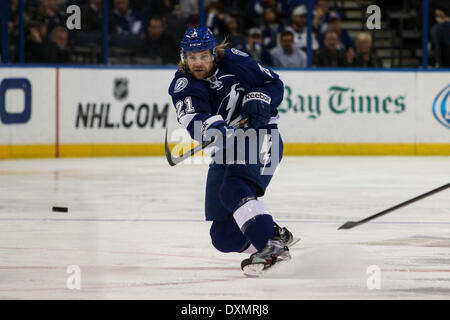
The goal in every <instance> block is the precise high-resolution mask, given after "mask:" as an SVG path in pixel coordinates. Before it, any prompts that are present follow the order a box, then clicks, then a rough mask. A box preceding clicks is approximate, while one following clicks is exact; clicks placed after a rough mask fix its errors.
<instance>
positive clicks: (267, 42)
mask: <svg viewBox="0 0 450 320" xmlns="http://www.w3.org/2000/svg"><path fill="white" fill-rule="evenodd" d="M283 29H284V27H283V25H282V24H281V23H279V20H278V15H277V12H276V11H275V9H274V8H273V7H267V8H266V9H264V26H263V28H262V36H263V46H264V47H265V48H266V49H268V50H269V49H272V48H274V47H275V46H276V45H277V43H278V34H279V33H280V32H281V31H283Z"/></svg>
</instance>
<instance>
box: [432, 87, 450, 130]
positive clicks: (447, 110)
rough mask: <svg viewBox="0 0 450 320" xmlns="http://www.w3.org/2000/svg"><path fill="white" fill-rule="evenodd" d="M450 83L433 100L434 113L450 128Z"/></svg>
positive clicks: (437, 118)
mask: <svg viewBox="0 0 450 320" xmlns="http://www.w3.org/2000/svg"><path fill="white" fill-rule="evenodd" d="M449 95H450V84H449V85H447V86H446V87H445V88H444V89H442V90H441V92H439V93H438V95H437V96H436V98H435V99H434V101H433V114H434V117H435V118H436V120H437V121H439V123H440V124H442V125H443V126H444V127H446V128H448V129H450V99H449V98H448V97H449Z"/></svg>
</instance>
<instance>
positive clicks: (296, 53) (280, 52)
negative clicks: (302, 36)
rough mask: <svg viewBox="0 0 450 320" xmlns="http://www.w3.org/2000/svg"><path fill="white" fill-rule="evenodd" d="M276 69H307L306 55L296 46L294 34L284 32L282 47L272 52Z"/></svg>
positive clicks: (281, 40)
mask: <svg viewBox="0 0 450 320" xmlns="http://www.w3.org/2000/svg"><path fill="white" fill-rule="evenodd" d="M270 54H271V55H272V59H273V65H274V66H275V67H301V68H304V67H306V63H307V57H306V53H304V52H303V50H301V49H300V48H298V47H295V46H294V34H293V33H292V32H290V31H283V32H282V33H281V37H280V45H279V46H277V47H276V48H274V49H272V50H271V51H270Z"/></svg>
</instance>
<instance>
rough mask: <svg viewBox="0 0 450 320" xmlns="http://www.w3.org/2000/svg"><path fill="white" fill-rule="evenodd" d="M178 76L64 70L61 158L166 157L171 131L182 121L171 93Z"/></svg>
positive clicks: (167, 72)
mask: <svg viewBox="0 0 450 320" xmlns="http://www.w3.org/2000/svg"><path fill="white" fill-rule="evenodd" d="M174 73H175V70H172V69H170V70H154V69H131V70H130V69H85V68H82V69H70V68H69V69H61V70H60V79H61V96H62V97H64V98H63V99H61V131H60V141H61V145H60V152H61V155H62V156H65V155H68V156H71V155H73V154H74V153H75V154H78V155H96V154H97V155H99V154H102V153H104V155H108V154H111V152H113V153H114V152H118V154H120V153H124V154H133V153H135V154H136V153H137V154H139V153H141V154H146V153H147V154H148V152H150V153H151V152H154V151H155V150H154V149H156V152H158V153H159V154H162V152H163V148H162V146H161V143H162V142H164V133H165V127H166V126H167V125H168V124H169V123H175V122H176V120H175V112H174V110H173V106H172V101H171V99H170V96H169V94H168V93H167V90H168V87H169V84H170V82H171V78H172V76H173V74H174ZM161 148H162V149H161Z"/></svg>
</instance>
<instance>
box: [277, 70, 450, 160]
mask: <svg viewBox="0 0 450 320" xmlns="http://www.w3.org/2000/svg"><path fill="white" fill-rule="evenodd" d="M279 73H280V75H281V77H282V79H283V81H284V83H285V86H286V90H285V97H284V100H283V103H282V104H281V106H280V108H279V109H280V111H281V114H282V117H281V122H280V131H281V133H282V136H283V138H284V140H285V142H286V148H285V152H286V153H287V154H291V155H304V154H306V155H324V154H327V155H339V154H341V155H345V154H353V155H364V154H366V155H405V154H416V155H421V154H424V155H427V154H428V155H430V154H435V155H449V154H450V123H449V122H448V121H450V116H449V114H450V99H447V100H445V96H446V93H448V91H449V90H450V82H449V78H450V77H449V73H448V72H360V71H354V72H320V71H318V72H317V71H316V72H311V71H305V72H294V71H280V72H279ZM445 88H447V89H445ZM439 92H441V95H440V98H439V99H440V100H439V102H442V101H443V100H445V101H446V103H447V107H446V111H444V113H446V114H447V115H446V117H448V118H447V119H446V120H443V121H445V123H446V124H447V126H443V125H441V124H440V123H439V121H438V120H437V119H436V116H433V112H432V110H433V104H434V101H435V99H436V97H437V95H438V93H439ZM447 96H448V95H447ZM445 101H444V102H445ZM441 117H443V116H441Z"/></svg>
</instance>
